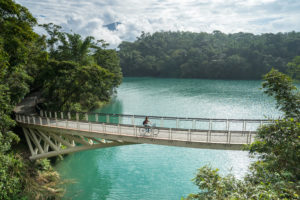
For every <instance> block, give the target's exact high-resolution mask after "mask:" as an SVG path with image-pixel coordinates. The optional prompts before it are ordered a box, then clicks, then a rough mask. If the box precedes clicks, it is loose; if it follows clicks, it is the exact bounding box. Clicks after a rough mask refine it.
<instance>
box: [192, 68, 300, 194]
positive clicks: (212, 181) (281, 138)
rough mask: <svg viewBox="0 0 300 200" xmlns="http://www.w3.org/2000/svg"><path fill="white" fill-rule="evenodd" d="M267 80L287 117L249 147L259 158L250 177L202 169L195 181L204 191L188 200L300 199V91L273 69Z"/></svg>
mask: <svg viewBox="0 0 300 200" xmlns="http://www.w3.org/2000/svg"><path fill="white" fill-rule="evenodd" d="M265 80H266V81H265V82H264V83H263V88H265V93H266V94H268V95H270V96H274V97H275V99H276V101H277V107H278V108H279V109H280V110H281V111H283V112H284V113H285V116H284V118H283V119H280V120H276V121H275V123H274V124H270V125H265V126H263V127H261V128H260V129H259V131H258V135H257V137H256V141H255V142H254V143H252V144H251V145H250V146H249V147H248V149H249V150H250V154H251V155H256V156H257V158H258V160H257V161H256V162H255V163H253V164H251V166H250V170H249V171H250V172H249V174H247V175H246V177H245V178H244V179H243V180H237V179H236V178H235V177H234V176H233V175H227V176H225V177H221V176H220V175H219V174H218V169H211V168H210V167H208V166H205V167H202V168H200V169H199V171H198V174H197V176H196V178H195V179H194V182H195V184H196V185H197V186H198V187H199V189H200V190H201V191H200V192H199V193H198V194H191V195H189V197H188V198H187V199H199V200H200V199H245V200H246V199H270V200H271V199H286V200H290V199H300V168H299V163H300V92H299V91H298V90H297V88H296V87H295V86H293V84H292V80H291V79H290V78H289V77H288V76H286V75H285V74H282V73H280V72H278V71H276V70H274V69H273V70H271V71H270V72H269V73H268V74H267V75H265Z"/></svg>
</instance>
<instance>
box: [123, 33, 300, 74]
mask: <svg viewBox="0 0 300 200" xmlns="http://www.w3.org/2000/svg"><path fill="white" fill-rule="evenodd" d="M119 48H120V50H119V56H120V59H121V67H122V70H123V75H124V76H154V77H180V78H219V79H260V78H261V77H262V75H263V74H265V73H267V72H268V71H270V69H271V68H272V67H274V68H276V69H278V70H279V71H282V72H286V71H287V63H288V62H290V61H291V60H292V59H293V58H294V57H295V56H298V55H300V33H299V32H289V33H277V34H272V33H267V34H261V35H254V34H251V33H235V34H225V33H222V32H220V31H214V32H213V33H203V32H202V33H192V32H156V33H154V34H149V33H142V35H141V36H140V37H138V38H137V40H136V41H135V42H122V43H121V44H120V46H119Z"/></svg>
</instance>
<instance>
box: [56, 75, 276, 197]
mask: <svg viewBox="0 0 300 200" xmlns="http://www.w3.org/2000/svg"><path fill="white" fill-rule="evenodd" d="M260 87H261V82H260V81H227V80H226V81H224V80H196V79H155V78H125V79H124V82H123V83H122V85H121V86H120V87H119V89H118V94H117V97H115V98H114V99H113V101H112V103H111V104H110V105H108V106H106V107H105V108H103V109H102V110H99V112H105V113H118V114H135V115H154V116H174V117H175V116H177V117H211V118H248V119H251V118H252V119H254V118H256V119H257V118H258V119H263V118H265V117H277V116H279V115H280V113H279V112H278V111H277V110H276V109H275V103H274V100H273V99H272V98H269V97H267V96H266V95H264V94H263V93H262V91H261V90H260V89H259V88H260ZM250 162H251V160H250V159H249V158H248V154H247V152H242V151H220V150H203V149H191V148H181V147H168V146H158V145H145V144H140V145H131V146H122V147H113V148H107V149H98V150H91V151H84V152H79V153H75V154H72V155H69V156H68V157H67V158H65V160H64V161H62V162H60V163H59V164H58V165H57V169H58V171H59V172H60V173H61V175H62V177H63V178H66V179H74V180H75V181H76V182H77V183H76V184H69V185H67V186H66V187H67V189H68V192H67V194H66V195H65V198H66V199H85V200H87V199H122V200H125V199H128V200H129V199H130V200H139V199H149V200H150V199H151V200H152V199H170V200H173V199H180V197H182V196H187V195H188V194H189V193H196V192H197V191H198V189H197V187H196V186H194V185H193V183H192V182H191V179H192V178H193V177H194V176H195V174H196V170H197V169H198V168H200V167H201V166H203V165H205V164H209V165H211V166H212V167H215V168H219V169H220V172H221V173H222V174H227V173H229V172H230V171H231V172H232V173H233V174H234V175H235V176H236V177H238V178H241V177H243V176H244V175H245V173H246V172H247V168H248V166H249V163H250Z"/></svg>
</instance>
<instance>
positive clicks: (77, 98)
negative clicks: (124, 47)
mask: <svg viewBox="0 0 300 200" xmlns="http://www.w3.org/2000/svg"><path fill="white" fill-rule="evenodd" d="M50 66H51V67H52V69H51V70H52V71H50V73H49V74H48V77H49V80H48V81H47V82H46V83H45V86H44V90H43V95H44V97H45V98H46V99H47V100H48V101H47V102H45V104H46V106H47V107H48V108H52V109H54V110H55V109H58V110H67V111H70V110H76V109H78V110H83V109H91V108H93V107H94V105H95V103H97V102H99V101H108V100H109V98H110V95H111V88H112V86H113V85H112V82H113V79H112V78H113V77H114V75H113V74H112V73H110V72H109V71H108V70H106V69H103V68H101V67H100V66H98V65H95V64H94V65H89V66H80V65H78V64H76V63H74V62H70V61H62V62H59V61H52V62H50ZM54 72H55V74H54ZM77 102H78V103H79V105H80V107H79V108H78V104H77V108H76V107H75V103H77Z"/></svg>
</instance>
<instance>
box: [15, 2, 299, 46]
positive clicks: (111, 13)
mask: <svg viewBox="0 0 300 200" xmlns="http://www.w3.org/2000/svg"><path fill="white" fill-rule="evenodd" d="M16 2H17V3H19V4H21V5H23V6H25V7H27V8H28V9H29V10H30V12H31V13H32V14H33V15H34V16H35V17H36V18H37V19H38V22H39V23H41V24H42V23H50V22H52V23H55V24H57V25H61V26H62V27H63V28H64V30H65V31H70V30H72V31H73V32H75V33H79V34H81V35H83V36H88V35H91V36H94V37H95V38H96V39H104V40H105V41H107V42H108V43H110V44H111V47H117V46H118V44H120V42H121V41H123V40H126V41H133V40H135V38H136V37H137V36H139V35H140V34H141V31H144V32H150V33H153V32H155V31H161V30H163V31H168V30H171V31H177V30H180V31H193V32H212V31H213V30H220V31H222V32H225V33H236V32H251V33H255V34H260V33H269V32H272V33H277V32H289V31H300V0H197V1H195V0H16ZM117 21H118V22H121V23H122V24H121V25H118V27H117V30H116V31H110V30H108V29H107V28H105V27H103V25H106V24H109V23H112V22H117Z"/></svg>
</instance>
